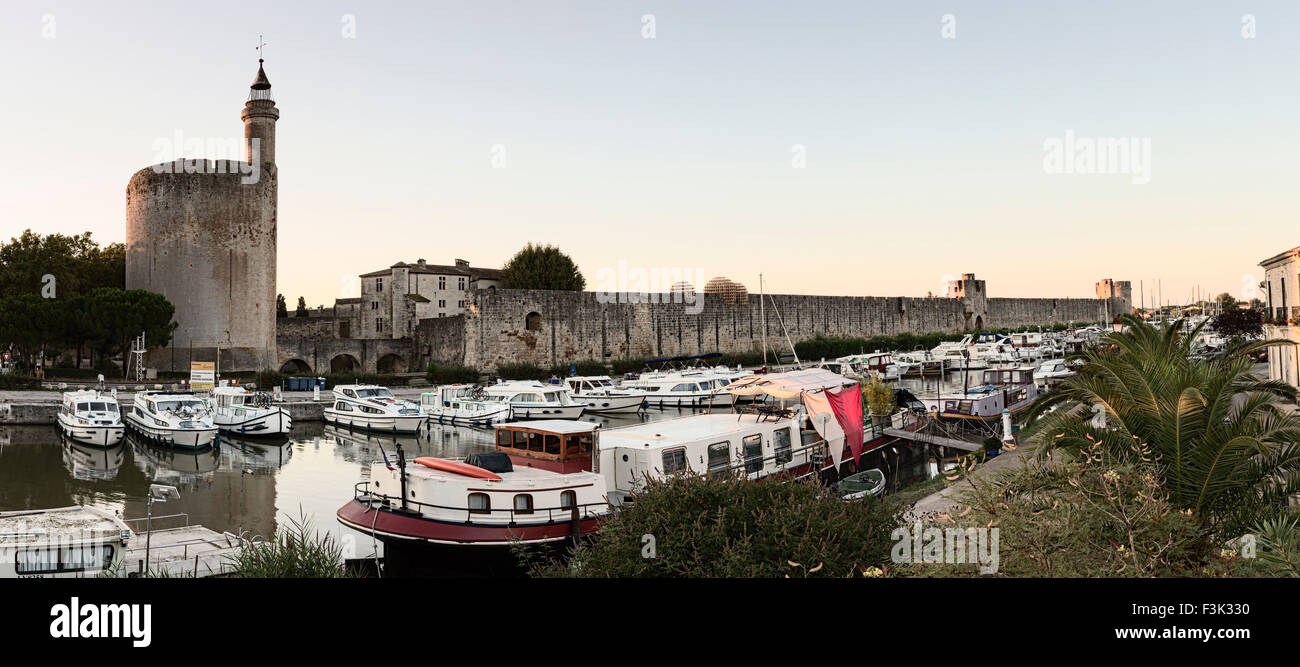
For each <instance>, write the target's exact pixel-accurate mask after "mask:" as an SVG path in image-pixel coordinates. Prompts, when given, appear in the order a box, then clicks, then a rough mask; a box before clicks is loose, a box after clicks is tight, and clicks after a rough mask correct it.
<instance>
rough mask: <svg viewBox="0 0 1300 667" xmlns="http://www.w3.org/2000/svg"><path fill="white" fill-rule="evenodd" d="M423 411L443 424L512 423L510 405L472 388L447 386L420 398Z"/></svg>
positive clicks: (421, 395) (424, 394) (426, 393)
mask: <svg viewBox="0 0 1300 667" xmlns="http://www.w3.org/2000/svg"><path fill="white" fill-rule="evenodd" d="M420 409H421V410H424V413H425V414H426V415H428V416H429V421H431V422H437V423H439V424H463V425H468V426H490V425H492V424H496V423H498V422H503V421H507V420H509V419H510V404H509V403H507V402H505V401H502V400H495V399H490V398H489V396H488V395H487V394H486V393H485V392H484V391H483V390H482V389H481V388H480V387H477V386H475V385H472V384H447V385H442V386H439V387H438V388H437V389H435V390H434V391H430V392H425V393H423V394H420Z"/></svg>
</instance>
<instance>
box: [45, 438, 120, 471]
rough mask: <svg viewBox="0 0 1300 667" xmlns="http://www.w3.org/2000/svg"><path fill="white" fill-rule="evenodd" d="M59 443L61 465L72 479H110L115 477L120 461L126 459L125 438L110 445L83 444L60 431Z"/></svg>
mask: <svg viewBox="0 0 1300 667" xmlns="http://www.w3.org/2000/svg"><path fill="white" fill-rule="evenodd" d="M58 437H59V444H60V445H61V446H62V447H63V467H65V468H67V469H68V474H70V475H72V478H73V479H81V480H106V481H107V480H112V479H115V478H116V477H117V472H118V470H120V469H121V467H122V462H123V461H125V460H126V441H125V439H124V440H122V441H121V442H119V443H117V444H116V445H113V446H111V447H92V446H90V445H83V444H81V443H79V442H77V441H76V440H73V439H72V438H69V437H67V436H65V435H63V434H62V433H60V434H59V436H58Z"/></svg>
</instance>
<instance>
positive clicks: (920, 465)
mask: <svg viewBox="0 0 1300 667" xmlns="http://www.w3.org/2000/svg"><path fill="white" fill-rule="evenodd" d="M931 456H932V452H931V448H930V445H927V444H924V443H913V442H908V441H907V440H898V441H896V442H894V443H893V444H890V445H885V446H884V447H881V448H879V449H876V450H874V451H872V452H869V453H867V454H863V455H862V461H861V462H860V464H859V465H858V469H859V470H868V469H871V468H879V469H880V470H881V471H882V472H884V473H885V479H886V481H887V482H889V483H890V484H891V485H892V486H891V489H892V490H895V491H897V490H899V489H902V488H904V487H907V486H910V485H912V484H916V483H918V482H924V481H925V480H927V479H929V478H930V477H929V474H930V473H929V471H928V469H927V464H928V463H929V462H930V457H931Z"/></svg>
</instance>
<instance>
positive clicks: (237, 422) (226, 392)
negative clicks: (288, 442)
mask: <svg viewBox="0 0 1300 667" xmlns="http://www.w3.org/2000/svg"><path fill="white" fill-rule="evenodd" d="M210 400H211V402H212V405H213V410H212V423H213V424H214V425H216V427H217V428H218V429H220V430H222V431H225V432H227V433H233V434H238V435H240V436H243V437H261V438H284V437H288V435H289V431H290V430H292V429H293V418H291V417H290V416H289V411H288V410H285V409H284V408H282V407H279V406H274V405H271V396H270V395H269V394H265V393H257V392H252V391H249V390H248V389H247V388H245V387H217V388H215V389H213V390H212V398H211V399H210Z"/></svg>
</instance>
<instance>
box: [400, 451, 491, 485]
mask: <svg viewBox="0 0 1300 667" xmlns="http://www.w3.org/2000/svg"><path fill="white" fill-rule="evenodd" d="M415 462H416V463H418V464H420V465H422V466H424V467H426V468H433V469H434V470H441V471H443V472H454V473H456V474H457V475H465V476H466V477H477V478H479V479H490V480H493V481H497V482H499V481H501V476H500V475H498V474H496V473H494V472H492V471H491V470H485V469H483V468H480V467H478V466H472V465H470V464H468V463H462V462H460V461H452V460H450V459H436V458H433V457H430V456H421V457H420V458H418V459H415Z"/></svg>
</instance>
